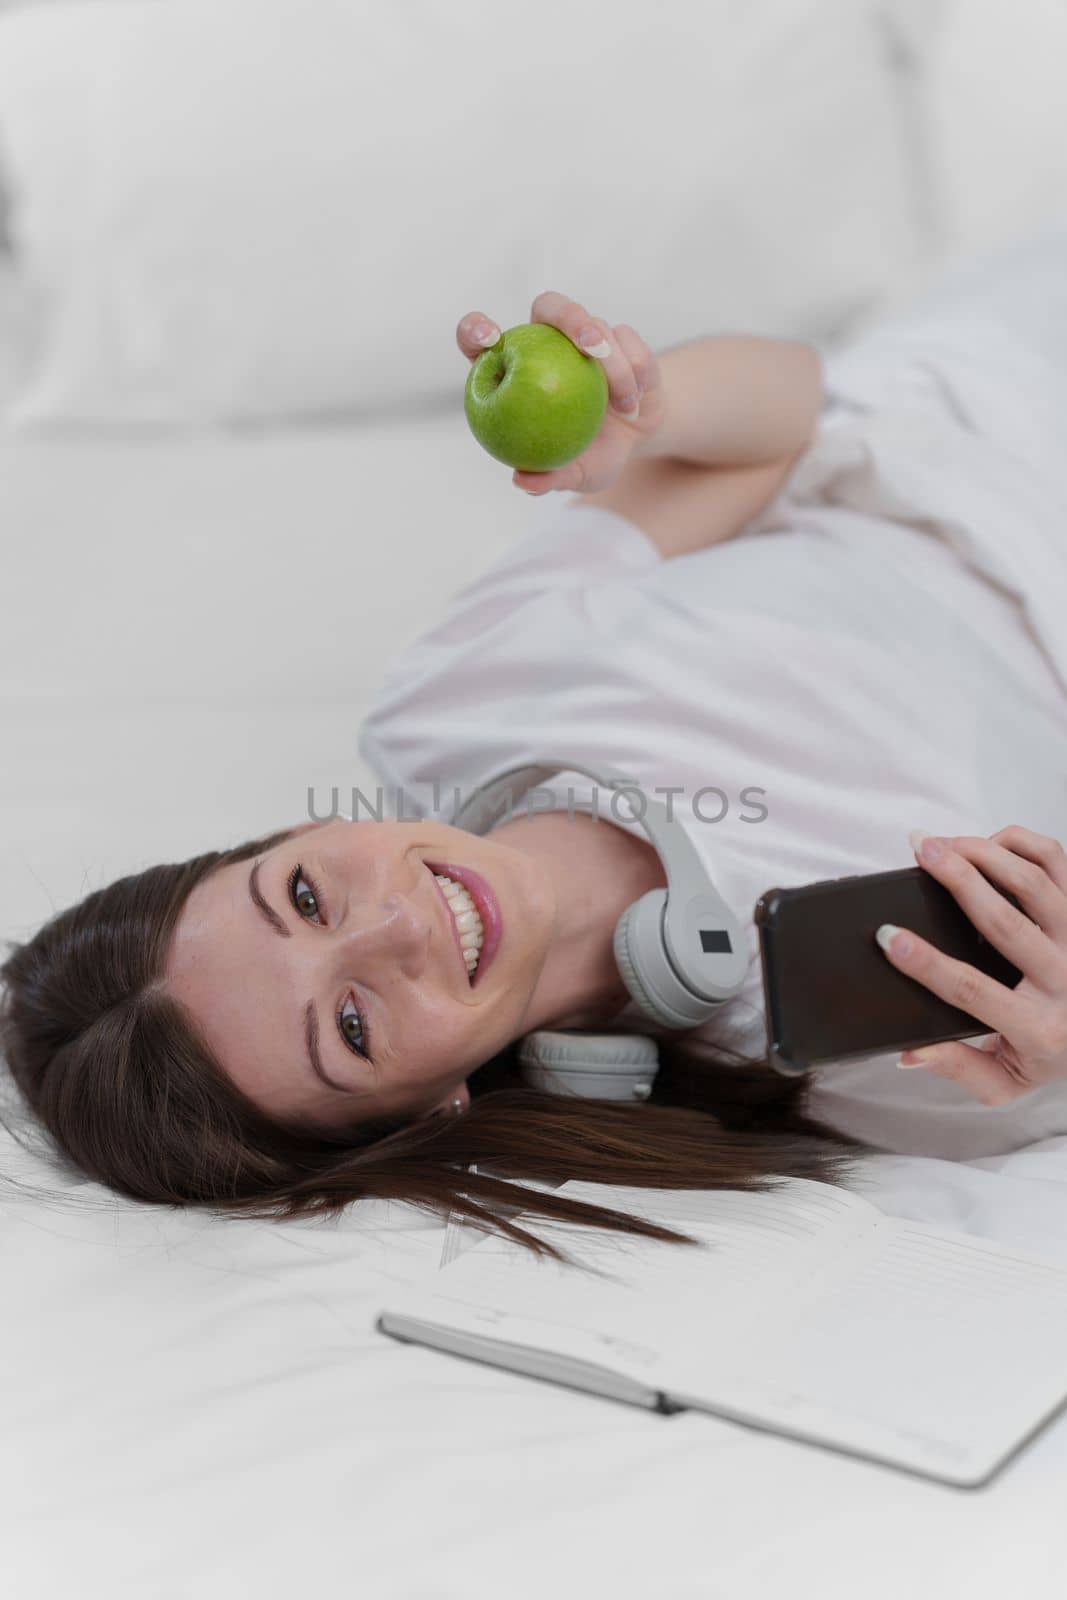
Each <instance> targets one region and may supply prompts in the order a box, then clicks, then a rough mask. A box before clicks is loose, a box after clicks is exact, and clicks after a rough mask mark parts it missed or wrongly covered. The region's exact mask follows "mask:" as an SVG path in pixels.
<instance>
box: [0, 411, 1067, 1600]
mask: <svg viewBox="0 0 1067 1600" xmlns="http://www.w3.org/2000/svg"><path fill="white" fill-rule="evenodd" d="M532 510H533V507H532V506H531V504H530V503H528V502H526V501H525V500H523V499H522V498H521V497H520V496H518V495H517V494H516V493H515V491H514V490H513V489H512V488H511V486H510V482H509V477H508V474H507V472H506V471H505V470H504V469H502V468H497V467H495V466H494V465H493V464H492V463H490V462H489V461H488V458H485V457H483V456H482V455H481V453H480V452H478V451H477V450H476V448H475V447H474V446H473V445H472V444H471V442H470V440H469V437H468V436H467V434H466V426H465V423H464V421H463V418H462V415H461V414H458V413H457V412H452V413H450V414H448V415H442V416H438V417H433V418H426V419H423V420H422V421H419V422H411V421H407V422H401V421H394V422H383V423H382V424H381V425H380V426H379V427H377V428H375V429H373V430H362V431H360V432H358V433H357V432H351V433H349V432H344V431H340V430H339V431H336V432H329V433H327V432H318V433H311V432H309V433H307V434H293V433H286V434H284V435H280V434H279V435H264V436H256V437H251V436H248V437H234V438H230V439H223V440H209V439H204V440H201V441H199V442H196V441H185V442H183V443H166V444H165V443H152V444H140V445H138V446H136V447H135V446H133V445H123V444H118V443H110V444H103V443H92V442H79V443H74V442H69V443H62V442H53V443H49V444H45V443H40V444H36V445H33V446H30V445H19V446H18V447H7V448H0V526H2V528H3V539H2V542H0V595H2V597H3V627H2V629H0V705H2V708H3V711H2V715H3V729H2V733H3V743H4V750H5V754H6V757H7V759H6V760H5V762H4V764H3V768H2V783H3V791H2V794H0V803H2V829H0V837H2V841H3V843H2V854H0V904H2V905H3V907H4V911H3V917H2V926H0V934H2V935H4V936H8V937H17V936H21V935H23V934H24V933H26V932H28V931H29V929H30V928H31V927H32V925H33V924H34V923H35V922H36V921H37V920H39V918H40V917H42V916H44V915H46V914H47V913H48V911H49V909H50V905H51V904H52V903H55V904H56V905H60V904H63V903H65V902H66V901H67V900H69V899H71V898H73V897H75V896H77V895H78V894H80V893H81V892H83V891H84V889H86V888H88V887H91V886H93V885H95V884H98V883H102V882H105V881H107V880H108V879H109V878H110V877H111V876H113V875H114V874H115V873H116V872H118V871H122V870H127V869H130V868H134V867H136V866H138V865H140V864H142V863H146V862H148V861H151V860H153V859H159V858H160V857H162V856H164V855H169V856H172V857H178V856H181V855H184V854H186V853H191V852H192V851H193V850H195V849H198V848H201V847H205V846H211V845H215V844H217V843H218V842H220V841H229V840H236V839H238V838H242V837H245V836H247V835H249V834H251V833H253V832H255V831H258V830H259V829H260V828H267V827H271V826H274V825H276V824H278V823H280V822H283V821H285V820H289V819H291V820H297V819H298V818H299V817H300V816H301V815H303V812H304V805H305V800H306V788H307V785H308V783H316V784H319V785H321V786H323V793H325V788H327V787H328V786H329V785H330V784H332V783H341V784H347V785H350V784H351V783H352V782H353V781H360V780H361V779H363V780H364V781H365V776H366V775H365V774H362V773H361V772H360V771H359V766H358V762H357V761H356V758H355V755H354V735H355V728H356V725H357V723H358V719H359V716H360V712H361V708H362V707H363V706H365V705H366V704H367V703H368V701H369V699H370V698H372V696H373V694H374V692H375V689H376V687H377V683H378V681H379V677H380V673H381V670H382V668H383V665H384V660H385V658H386V656H387V654H388V653H389V652H390V651H391V650H392V649H393V648H395V647H398V646H399V645H400V644H402V643H403V642H404V640H405V639H406V638H407V637H409V636H412V635H414V634H415V633H416V632H418V631H419V630H420V629H421V628H422V626H423V625H424V623H425V621H427V620H428V619H429V617H430V616H431V615H432V614H433V613H434V610H435V609H436V607H437V606H438V605H439V603H440V598H441V594H442V591H443V590H444V589H445V588H446V587H448V586H453V587H454V586H458V585H459V584H460V583H461V582H463V581H465V580H466V578H467V576H468V575H471V574H473V572H474V571H476V570H478V568H479V567H480V566H481V565H483V564H484V563H485V562H486V561H487V560H488V559H490V558H491V555H492V553H493V550H494V549H495V548H496V541H498V540H500V539H504V538H508V537H511V536H513V535H514V534H515V533H517V532H518V531H520V530H521V529H522V528H523V527H524V526H525V525H526V522H527V520H528V517H529V516H530V515H531V514H532ZM347 548H350V551H351V555H350V558H349V557H348V556H347V555H345V556H343V557H342V555H341V554H339V553H343V552H345V551H346V549H347ZM413 555H414V559H413ZM298 580H299V581H298ZM309 617H312V618H313V619H314V620H313V622H312V624H311V625H310V631H309V624H308V618H309ZM290 619H295V620H294V631H293V633H292V634H291V642H287V637H288V636H287V635H286V634H285V632H284V630H285V628H286V626H287V624H288V623H289V621H290ZM29 1137H30V1148H28V1149H27V1148H23V1147H22V1146H20V1145H18V1144H16V1143H13V1142H12V1140H11V1139H10V1138H9V1137H8V1136H6V1135H5V1136H3V1138H2V1139H0V1175H2V1187H0V1195H2V1201H3V1205H2V1210H0V1282H2V1283H3V1285H4V1296H3V1316H2V1317H0V1402H2V1410H0V1417H2V1422H3V1436H4V1443H3V1446H2V1449H0V1507H2V1511H0V1571H2V1581H3V1588H4V1592H5V1593H8V1594H11V1595H12V1596H15V1597H17V1600H39V1597H42V1600H43V1597H47V1600H58V1597H60V1596H62V1597H64V1600H65V1597H67V1596H74V1595H77V1596H78V1597H79V1600H95V1597H97V1596H100V1597H101V1600H102V1597H103V1596H105V1595H107V1596H112V1595H127V1594H129V1595H131V1596H132V1595H136V1596H138V1597H151V1600H185V1597H187V1596H192V1595H196V1596H197V1597H198V1600H215V1597H220V1600H221V1597H222V1596H226V1597H227V1600H233V1597H237V1596H244V1595H249V1596H251V1595H253V1594H255V1595H257V1596H264V1597H274V1596H279V1597H280V1596H283V1595H285V1596H289V1595H291V1594H292V1593H301V1594H313V1593H319V1592H321V1593H334V1592H338V1591H340V1592H345V1593H347V1592H358V1593H361V1594H365V1595H368V1596H373V1597H374V1600H394V1597H395V1600H452V1597H459V1596H464V1597H468V1600H469V1597H472V1596H473V1597H482V1596H490V1595H493V1596H495V1595H497V1594H499V1593H504V1594H506V1595H508V1597H509V1600H512V1597H514V1600H523V1597H526V1596H530V1597H534V1596H537V1597H538V1600H542V1597H544V1596H545V1595H558V1596H563V1597H570V1596H572V1595H573V1596H578V1595H582V1596H587V1595H599V1594H607V1593H611V1594H612V1595H613V1596H619V1597H623V1600H626V1597H629V1596H634V1597H636V1596H638V1595H640V1596H642V1597H645V1596H647V1595H648V1594H650V1593H652V1594H657V1595H663V1596H666V1597H668V1600H696V1597H698V1596H699V1597H700V1600H711V1597H716V1600H717V1597H720V1596H722V1597H727V1596H728V1597H729V1600H740V1597H747V1596H753V1597H757V1596H758V1597H760V1600H766V1597H768V1596H777V1595H784V1594H789V1595H794V1596H802V1597H803V1596H807V1595H813V1596H814V1595H815V1594H818V1595H820V1596H822V1597H825V1600H837V1597H840V1600H845V1597H846V1596H847V1597H848V1600H853V1597H854V1596H855V1595H857V1594H863V1595H864V1597H865V1600H881V1597H883V1596H884V1597H886V1600H888V1597H889V1596H890V1595H892V1596H893V1597H894V1600H896V1597H897V1596H899V1594H900V1593H901V1592H902V1591H903V1592H910V1593H912V1594H915V1595H917V1596H919V1597H923V1600H925V1597H926V1596H933V1595H941V1594H944V1593H950V1594H957V1593H966V1594H967V1595H968V1596H970V1597H978V1600H984V1597H986V1596H989V1597H990V1600H991V1597H992V1596H994V1595H997V1596H999V1595H1001V1594H1003V1592H1004V1591H1005V1590H1008V1589H1010V1590H1011V1591H1012V1592H1016V1593H1025V1594H1027V1595H1028V1596H1030V1597H1039V1600H1044V1597H1045V1596H1048V1597H1049V1600H1051V1597H1052V1596H1053V1595H1057V1596H1058V1595H1059V1594H1060V1593H1062V1589H1063V1582H1064V1577H1065V1575H1067V1548H1065V1544H1067V1534H1065V1532H1064V1520H1063V1516H1062V1501H1063V1494H1064V1483H1065V1482H1067V1420H1062V1419H1061V1420H1058V1421H1057V1422H1055V1423H1054V1424H1053V1425H1052V1426H1051V1427H1049V1428H1048V1429H1047V1430H1045V1431H1044V1432H1043V1433H1042V1434H1041V1435H1040V1437H1039V1438H1038V1439H1037V1440H1036V1441H1035V1442H1034V1443H1033V1445H1032V1446H1030V1447H1029V1448H1028V1449H1027V1450H1026V1451H1025V1452H1024V1453H1023V1454H1022V1455H1021V1456H1020V1457H1019V1458H1018V1459H1017V1460H1016V1461H1014V1462H1013V1463H1011V1464H1010V1465H1009V1466H1008V1467H1007V1468H1006V1469H1005V1471H1004V1472H1003V1473H1002V1474H1001V1475H1000V1476H999V1478H998V1479H997V1480H996V1481H995V1482H994V1483H993V1484H991V1485H990V1486H988V1487H987V1488H986V1489H983V1490H979V1491H959V1490H952V1489H948V1488H942V1487H940V1486H938V1485H934V1484H931V1483H929V1482H927V1481H924V1480H920V1479H913V1478H907V1477H905V1476H903V1475H902V1474H899V1473H896V1472H893V1471H891V1470H890V1469H887V1468H881V1467H877V1466H875V1465H872V1464H868V1463H864V1462H858V1461H851V1460H848V1459H846V1458H844V1457H840V1456H835V1455H833V1454H831V1453H829V1452H824V1451H821V1450H818V1449H816V1448H813V1447H810V1446H805V1445H801V1444H798V1443H793V1442H789V1441H785V1440H781V1439H778V1438H775V1437H773V1436H771V1435H766V1434H761V1433H759V1432H757V1431H755V1430H751V1429H747V1428H743V1427H741V1426H738V1425H734V1424H730V1423H724V1422H718V1421H716V1420H715V1419H712V1418H709V1417H704V1416H696V1415H691V1416H687V1415H681V1416H677V1417H671V1418H664V1417H658V1416H654V1415H649V1414H647V1413H645V1412H641V1411H637V1410H633V1409H631V1408H628V1407H624V1406H621V1405H617V1404H614V1403H612V1402H609V1401H606V1400H601V1399H597V1398H595V1397H592V1396H588V1395H583V1394H579V1393H574V1392H570V1391H567V1390H563V1389H556V1388H553V1387H551V1386H549V1385H545V1384H542V1383H538V1382H536V1381H534V1380H531V1379H523V1378H520V1377H517V1376H514V1375H510V1374H507V1373H504V1372H499V1371H495V1370H493V1369H491V1368H483V1367H479V1366H477V1365H474V1364H472V1363H469V1362H463V1361H460V1360H458V1359H454V1358H448V1357H445V1356H442V1355H437V1354H435V1353H433V1352H430V1351H426V1350H420V1349H417V1348H414V1347H410V1346H403V1345H399V1344H396V1343H395V1342H393V1341H391V1340H388V1339H385V1338H382V1337H381V1336H379V1335H378V1334H376V1333H375V1332H374V1331H373V1319H374V1317H375V1315H376V1313H377V1311H378V1310H379V1309H380V1307H381V1306H382V1305H383V1304H384V1303H385V1301H386V1300H387V1299H388V1298H389V1294H390V1290H391V1288H392V1287H394V1286H395V1285H397V1284H398V1283H406V1282H410V1281H413V1280H414V1279H415V1278H416V1277H418V1276H419V1275H421V1274H422V1273H424V1272H428V1271H432V1270H434V1269H435V1267H436V1264H437V1262H438V1261H439V1259H440V1256H441V1251H442V1245H443V1241H444V1234H443V1230H442V1228H441V1226H440V1225H439V1224H438V1223H437V1222H436V1221H433V1220H431V1219H428V1218H426V1217H423V1216H422V1215H421V1214H419V1213H417V1212H415V1211H413V1210H412V1209H410V1208H408V1207H404V1206H399V1205H390V1204H384V1203H382V1204H374V1205H369V1206H365V1207H356V1208H353V1209H351V1210H350V1211H349V1212H348V1213H347V1214H346V1215H345V1216H344V1217H343V1218H342V1219H340V1221H338V1222H332V1223H321V1222H319V1223H306V1222H305V1223H300V1224H287V1225H279V1224H271V1223H258V1222H234V1221H222V1220H219V1219H216V1218H212V1217H209V1216H208V1215H206V1214H205V1213H202V1212H175V1213H167V1212H163V1211H158V1210H156V1209H155V1208H151V1207H142V1206H137V1205H134V1204H132V1203H129V1202H126V1201H123V1200H121V1199H117V1198H115V1197H113V1196H110V1195H109V1194H107V1193H106V1192H105V1191H103V1190H101V1189H100V1188H98V1187H97V1186H95V1185H91V1184H87V1183H83V1182H81V1181H80V1180H78V1179H75V1178H72V1177H65V1176H63V1175H62V1174H61V1173H59V1172H58V1171H57V1170H55V1169H54V1168H53V1167H52V1166H51V1165H50V1164H49V1163H48V1162H47V1161H46V1160H44V1159H43V1158H42V1157H41V1156H40V1154H39V1153H35V1152H34V1148H33V1140H32V1132H31V1133H30V1135H29ZM866 1170H867V1174H868V1178H867V1185H868V1187H867V1192H868V1194H869V1196H870V1197H871V1198H872V1199H874V1200H875V1202H876V1203H878V1204H880V1205H882V1206H884V1208H885V1209H886V1210H890V1211H894V1212H896V1213H897V1214H899V1215H907V1216H914V1217H921V1218H928V1219H931V1220H935V1221H943V1222H944V1223H946V1224H947V1225H950V1226H953V1227H958V1228H964V1229H967V1230H970V1231H973V1232H974V1233H976V1234H979V1235H981V1236H983V1237H988V1238H997V1239H1003V1240H1012V1241H1014V1242H1017V1243H1023V1244H1026V1245H1028V1246H1030V1247H1034V1246H1035V1245H1037V1244H1040V1246H1041V1248H1043V1249H1047V1250H1049V1251H1052V1252H1054V1253H1056V1254H1057V1255H1058V1256H1059V1257H1061V1258H1062V1259H1064V1260H1067V1140H1051V1141H1048V1142H1047V1143H1046V1144H1044V1145H1042V1146H1036V1147H1031V1148H1030V1149H1028V1150H1024V1151H1020V1152H1017V1153H1015V1154H1014V1155H1011V1156H1007V1157H1002V1158H997V1159H988V1160H984V1161H978V1162H974V1163H971V1164H969V1165H958V1164H952V1163H946V1162H939V1161H934V1160H930V1159H925V1158H904V1157H876V1158H871V1160H870V1161H869V1163H868V1165H867V1169H866ZM1025 1359H1026V1353H1025V1350H1021V1351H1014V1352H1005V1360H1006V1361H1008V1362H1011V1361H1020V1362H1024V1361H1025Z"/></svg>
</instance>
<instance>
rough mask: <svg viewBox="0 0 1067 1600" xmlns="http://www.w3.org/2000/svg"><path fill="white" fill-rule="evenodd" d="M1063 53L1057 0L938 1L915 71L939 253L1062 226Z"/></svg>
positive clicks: (1063, 14)
mask: <svg viewBox="0 0 1067 1600" xmlns="http://www.w3.org/2000/svg"><path fill="white" fill-rule="evenodd" d="M1065 55H1067V7H1065V6H1064V4H1063V0H1028V4H1026V5H1024V6H1007V5H1004V4H1003V3H1002V0H941V4H940V10H939V14H938V17H937V23H936V26H935V27H933V28H931V29H930V31H929V34H928V35H927V37H926V39H925V41H924V43H923V46H922V48H921V52H920V58H921V66H922V71H921V72H920V74H919V81H920V83H921V84H922V97H923V99H922V103H923V106H924V115H925V120H926V125H927V127H928V130H929V145H930V159H931V165H932V169H933V175H934V183H935V186H936V192H937V195H938V200H939V204H938V208H937V221H938V228H939V233H938V237H937V240H936V244H937V248H938V251H939V252H940V253H941V254H943V255H945V256H946V257H949V258H951V259H956V258H958V257H961V256H965V255H970V254H972V253H974V252H976V251H980V250H986V249H989V248H990V247H994V246H996V245H999V244H1002V243H1006V242H1007V241H1009V240H1011V239H1014V238H1017V237H1019V236H1020V235H1024V234H1028V233H1031V232H1034V231H1036V230H1044V229H1046V228H1050V227H1052V226H1053V225H1054V224H1055V223H1056V222H1067V98H1065V97H1064V92H1063V63H1064V57H1065Z"/></svg>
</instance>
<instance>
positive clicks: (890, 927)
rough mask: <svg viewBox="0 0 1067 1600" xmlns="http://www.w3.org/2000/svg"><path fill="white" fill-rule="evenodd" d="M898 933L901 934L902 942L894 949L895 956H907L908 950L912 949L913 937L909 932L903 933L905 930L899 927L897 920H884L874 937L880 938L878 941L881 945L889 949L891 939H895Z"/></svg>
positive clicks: (884, 948)
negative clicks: (911, 937)
mask: <svg viewBox="0 0 1067 1600" xmlns="http://www.w3.org/2000/svg"><path fill="white" fill-rule="evenodd" d="M898 933H899V934H900V935H901V939H900V943H899V944H898V945H897V946H896V948H895V949H894V951H893V954H894V955H895V956H906V955H907V953H908V951H909V950H910V949H911V939H910V937H909V935H908V934H906V933H903V931H902V930H901V929H900V928H898V927H897V925H896V923H895V922H883V923H882V925H881V927H880V928H879V929H878V930H877V931H876V933H875V935H874V937H875V938H876V939H877V940H878V943H879V944H880V945H881V947H882V949H883V950H888V949H889V942H890V940H891V939H893V938H894V937H895V936H896V935H897V934H898Z"/></svg>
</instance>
